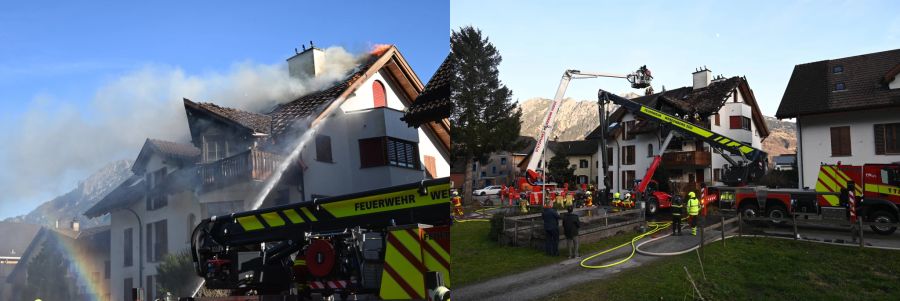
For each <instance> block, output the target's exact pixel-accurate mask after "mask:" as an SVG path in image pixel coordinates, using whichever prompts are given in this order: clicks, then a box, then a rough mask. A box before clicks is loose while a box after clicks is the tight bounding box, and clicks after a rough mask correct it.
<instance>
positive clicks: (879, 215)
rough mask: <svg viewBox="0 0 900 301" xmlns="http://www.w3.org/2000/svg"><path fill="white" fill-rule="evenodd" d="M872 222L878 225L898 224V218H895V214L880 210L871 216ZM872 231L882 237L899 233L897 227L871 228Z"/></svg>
mask: <svg viewBox="0 0 900 301" xmlns="http://www.w3.org/2000/svg"><path fill="white" fill-rule="evenodd" d="M868 217H869V221H870V222H878V223H896V222H897V218H895V217H894V215H893V214H891V213H890V212H887V211H884V210H878V211H875V212H873V213H872V214H869V216H868ZM870 227H871V228H872V231H875V233H878V234H881V235H891V234H893V233H894V231H897V227H891V226H870Z"/></svg>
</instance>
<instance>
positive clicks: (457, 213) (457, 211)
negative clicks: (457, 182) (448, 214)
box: [450, 190, 464, 218]
mask: <svg viewBox="0 0 900 301" xmlns="http://www.w3.org/2000/svg"><path fill="white" fill-rule="evenodd" d="M450 201H451V202H452V203H453V217H456V218H462V217H463V215H464V213H463V206H462V197H460V196H459V192H457V191H455V190H454V191H453V197H452V198H450Z"/></svg>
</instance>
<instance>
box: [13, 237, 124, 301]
mask: <svg viewBox="0 0 900 301" xmlns="http://www.w3.org/2000/svg"><path fill="white" fill-rule="evenodd" d="M48 248H51V249H53V250H54V251H55V252H57V254H58V255H59V256H61V257H62V260H63V262H64V263H65V264H64V266H65V268H64V270H61V271H57V272H60V273H64V279H65V286H66V287H67V288H68V290H69V291H68V295H69V296H70V297H71V298H72V299H70V300H85V301H87V300H104V301H108V300H116V299H112V297H111V295H110V293H109V267H110V266H109V255H110V253H109V248H110V231H109V226H100V227H94V228H89V229H79V226H78V222H75V221H73V222H71V223H60V222H59V221H57V223H56V227H54V228H48V227H41V228H40V230H39V231H37V233H36V234H35V235H34V239H33V240H32V241H31V243H30V244H29V245H28V247H27V248H26V249H25V250H24V252H22V254H21V259H20V260H19V262H18V264H17V265H16V266H15V268H14V269H13V270H12V272H11V273H10V274H9V277H8V279H7V284H9V285H10V286H11V288H12V289H11V292H10V295H9V298H8V299H3V300H26V299H25V298H26V297H27V296H26V290H27V288H28V286H29V283H28V273H29V265H30V264H31V263H32V262H33V259H34V258H35V257H36V256H38V255H39V254H40V253H41V252H42V251H44V250H45V249H48ZM32 285H35V284H32ZM36 285H42V284H40V283H39V284H36Z"/></svg>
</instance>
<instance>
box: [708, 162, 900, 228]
mask: <svg viewBox="0 0 900 301" xmlns="http://www.w3.org/2000/svg"><path fill="white" fill-rule="evenodd" d="M851 183H852V185H851ZM851 186H852V187H851ZM850 189H852V193H853V195H854V196H856V199H857V200H858V201H857V202H854V203H852V204H851V202H850V201H848V199H849V198H848V197H847V195H848V194H850V193H851V191H850ZM710 192H711V193H712V194H713V196H715V197H718V200H719V201H720V207H722V208H730V209H734V210H737V211H738V212H740V213H741V214H743V215H745V216H762V215H764V216H768V217H770V218H785V217H787V216H788V213H789V212H793V213H795V214H802V215H804V217H805V218H808V217H807V216H809V217H813V218H821V219H838V220H840V219H846V218H847V216H850V217H851V221H853V222H855V218H856V216H859V217H862V218H863V219H864V220H865V221H869V222H879V223H891V224H895V223H897V220H898V216H900V210H898V205H900V164H897V163H893V164H864V165H843V164H840V162H837V164H822V165H821V166H819V175H818V177H817V179H816V186H815V190H808V189H766V188H763V187H746V188H740V187H716V188H713V189H711V190H710ZM851 207H852V210H850V209H851ZM848 211H852V215H851V212H848ZM871 228H872V230H873V231H875V232H876V233H879V234H884V235H889V234H892V233H894V231H896V230H897V227H896V226H889V225H878V226H874V225H873V226H871Z"/></svg>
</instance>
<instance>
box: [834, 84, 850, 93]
mask: <svg viewBox="0 0 900 301" xmlns="http://www.w3.org/2000/svg"><path fill="white" fill-rule="evenodd" d="M834 90H835V91H844V90H847V87H846V86H844V83H836V84H834Z"/></svg>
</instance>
